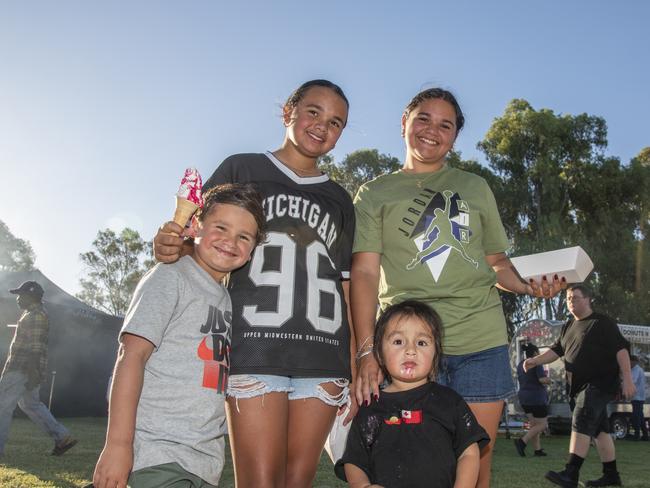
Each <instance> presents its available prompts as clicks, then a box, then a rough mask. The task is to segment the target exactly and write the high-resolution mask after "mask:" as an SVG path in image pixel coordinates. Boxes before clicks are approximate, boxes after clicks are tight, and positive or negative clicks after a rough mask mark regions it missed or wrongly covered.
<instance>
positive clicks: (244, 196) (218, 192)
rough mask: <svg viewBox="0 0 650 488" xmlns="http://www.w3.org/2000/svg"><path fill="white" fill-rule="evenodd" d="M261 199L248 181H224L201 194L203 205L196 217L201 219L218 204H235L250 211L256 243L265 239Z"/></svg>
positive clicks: (201, 220)
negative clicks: (255, 232) (253, 222)
mask: <svg viewBox="0 0 650 488" xmlns="http://www.w3.org/2000/svg"><path fill="white" fill-rule="evenodd" d="M262 202H263V199H262V196H261V195H260V194H259V192H258V191H257V190H256V189H255V187H254V186H253V185H252V184H250V183H225V184H223V185H217V186H215V187H213V188H211V189H210V190H209V191H207V192H206V193H204V194H203V207H202V208H200V209H198V210H197V212H196V215H195V217H196V219H197V220H198V221H199V222H203V219H204V218H205V216H206V215H208V214H209V213H210V211H211V210H212V209H213V208H214V207H215V206H216V205H218V204H220V203H221V204H228V205H236V206H237V207H240V208H243V209H244V210H247V211H248V212H250V214H251V215H252V216H253V218H254V219H255V223H256V224H257V234H256V236H255V242H256V244H262V243H264V242H265V241H266V216H265V215H264V206H263V203H262Z"/></svg>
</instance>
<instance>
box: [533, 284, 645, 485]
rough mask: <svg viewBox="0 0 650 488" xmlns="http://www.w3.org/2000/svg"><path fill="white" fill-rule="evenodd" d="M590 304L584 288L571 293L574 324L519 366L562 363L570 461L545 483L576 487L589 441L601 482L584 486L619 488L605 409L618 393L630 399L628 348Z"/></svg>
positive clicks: (576, 287)
mask: <svg viewBox="0 0 650 488" xmlns="http://www.w3.org/2000/svg"><path fill="white" fill-rule="evenodd" d="M591 298H592V294H591V291H590V290H589V289H588V288H587V287H586V286H583V285H574V286H572V287H570V288H569V289H568V290H567V304H568V308H569V312H571V315H572V316H573V318H572V319H571V320H569V321H568V322H567V323H566V324H565V325H564V326H563V327H562V331H561V332H560V337H559V338H558V340H557V341H556V342H555V344H553V345H552V346H551V348H550V349H549V350H548V351H546V352H545V353H544V354H541V355H540V356H536V357H534V358H530V359H527V360H526V361H525V362H524V370H526V371H527V370H529V369H532V368H534V367H536V366H539V365H541V364H547V363H551V362H553V361H555V360H556V359H558V358H560V357H563V358H564V363H565V369H566V376H567V384H568V388H569V397H570V405H571V407H572V409H573V420H572V425H571V441H570V444H569V446H570V447H569V461H568V463H567V465H566V468H565V469H564V470H562V471H549V472H548V473H546V479H548V480H549V481H551V482H552V483H555V484H556V485H560V486H564V487H568V488H573V487H576V486H578V477H579V473H580V467H581V466H582V463H583V462H584V460H585V458H586V457H587V452H588V451H589V442H590V440H591V439H592V438H593V440H594V442H595V445H596V449H597V450H598V455H599V456H600V460H601V461H602V463H603V476H602V477H601V478H599V479H597V480H592V481H587V483H586V486H622V483H621V478H620V476H619V473H618V470H617V469H616V451H615V448H614V442H613V441H612V438H611V436H610V435H609V425H608V424H609V423H608V420H607V404H608V403H609V402H610V401H612V400H614V398H615V397H616V395H617V393H618V392H619V389H620V391H621V393H622V395H623V396H624V397H625V398H626V399H629V398H630V397H632V395H634V383H633V382H632V374H631V368H630V356H629V352H628V347H629V344H628V342H627V341H626V340H625V338H624V337H623V336H622V335H621V332H620V331H619V329H618V326H617V325H616V322H615V321H614V320H612V319H611V318H609V317H607V316H606V315H603V314H599V313H596V312H594V311H593V310H592V308H591ZM619 378H620V379H619Z"/></svg>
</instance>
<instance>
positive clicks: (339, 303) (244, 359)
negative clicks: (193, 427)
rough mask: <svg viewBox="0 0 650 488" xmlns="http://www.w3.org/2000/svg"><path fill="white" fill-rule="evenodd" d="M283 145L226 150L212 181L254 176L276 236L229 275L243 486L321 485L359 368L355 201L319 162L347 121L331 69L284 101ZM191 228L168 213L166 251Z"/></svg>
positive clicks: (170, 257) (232, 400)
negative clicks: (322, 464) (329, 443)
mask: <svg viewBox="0 0 650 488" xmlns="http://www.w3.org/2000/svg"><path fill="white" fill-rule="evenodd" d="M282 116H283V123H284V125H285V127H286V134H285V138H284V141H283V142H282V145H281V146H280V148H279V149H277V150H276V151H273V152H272V153H271V152H269V153H266V154H239V155H234V156H231V157H229V158H227V159H226V160H225V161H224V162H223V163H222V164H221V165H220V166H219V167H218V168H217V170H216V171H215V173H214V174H213V175H212V176H211V177H210V178H209V179H208V181H207V182H206V184H205V186H204V190H205V189H208V188H209V187H211V186H214V185H216V184H220V183H225V182H239V183H248V182H250V183H254V184H255V185H256V187H257V189H258V191H259V192H260V193H261V194H262V196H263V198H264V207H265V213H266V219H267V228H268V231H269V232H268V236H269V237H268V240H267V242H266V243H265V244H262V245H260V246H259V247H258V248H257V249H256V252H255V254H254V255H253V257H252V259H251V261H250V262H249V263H247V264H246V265H245V266H244V267H242V268H241V269H239V270H237V271H235V272H233V273H232V275H231V280H230V285H229V290H230V293H231V297H232V302H233V322H232V331H233V343H232V354H231V370H230V380H229V387H228V395H229V397H228V407H229V410H228V417H229V433H230V444H231V449H232V454H233V461H234V465H235V477H236V482H237V486H238V487H255V488H259V487H278V488H280V487H281V488H284V487H289V486H291V487H307V486H311V485H312V482H313V479H314V476H315V474H316V469H317V467H318V463H319V460H320V455H321V452H322V449H323V444H324V442H325V439H326V438H327V434H328V432H329V430H330V428H331V426H332V423H333V421H334V418H335V416H336V413H337V409H338V408H339V407H341V406H343V405H345V404H346V403H347V399H348V383H349V380H350V377H351V375H350V359H351V358H350V355H351V354H350V351H351V346H350V343H351V342H353V341H351V340H350V336H351V334H350V328H349V324H348V311H347V302H348V300H347V296H348V281H347V280H348V278H349V271H350V260H351V250H352V238H353V232H354V209H353V207H352V201H351V199H350V197H349V195H348V194H347V192H346V191H345V190H344V189H343V188H341V187H340V186H339V185H337V184H336V183H334V182H333V181H331V180H329V178H328V177H327V176H326V175H324V174H323V173H322V172H321V171H320V170H319V169H318V167H317V159H318V157H319V156H322V155H324V154H326V153H328V152H329V151H330V150H332V149H333V148H334V145H335V144H336V142H337V140H338V138H339V137H340V135H341V133H342V131H343V128H344V127H345V125H346V122H347V116H348V101H347V99H346V97H345V95H344V93H343V91H342V90H341V89H340V88H339V87H338V86H337V85H335V84H333V83H331V82H329V81H326V80H313V81H310V82H307V83H304V84H303V85H302V86H300V87H299V88H298V89H297V90H296V91H295V92H294V93H293V94H292V95H291V96H290V97H289V99H288V100H287V102H286V103H285V104H284V107H283V114H282ZM181 231H182V229H181V228H180V227H179V226H177V225H175V224H173V223H167V224H165V225H164V226H163V227H162V228H161V230H160V231H159V232H158V234H157V235H156V237H155V239H154V244H155V254H156V258H157V259H158V260H160V261H163V262H173V261H175V260H177V259H178V258H179V256H180V254H181V248H182V246H183V239H182V238H180V237H176V236H173V235H171V234H170V233H172V232H175V233H177V234H180V235H182V232H181Z"/></svg>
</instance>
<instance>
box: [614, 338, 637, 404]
mask: <svg viewBox="0 0 650 488" xmlns="http://www.w3.org/2000/svg"><path fill="white" fill-rule="evenodd" d="M616 362H617V363H618V369H619V370H620V372H621V381H622V385H621V388H622V393H623V397H625V399H626V400H629V399H630V398H632V397H633V396H634V393H635V392H636V387H635V386H634V381H632V368H631V366H630V354H629V353H628V352H627V349H621V350H619V351H618V352H617V353H616Z"/></svg>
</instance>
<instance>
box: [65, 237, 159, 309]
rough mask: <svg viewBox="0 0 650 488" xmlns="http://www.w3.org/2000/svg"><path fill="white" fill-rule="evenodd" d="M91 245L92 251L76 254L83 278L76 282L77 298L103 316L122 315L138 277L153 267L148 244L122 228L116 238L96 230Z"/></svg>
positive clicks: (150, 249) (149, 243)
mask: <svg viewBox="0 0 650 488" xmlns="http://www.w3.org/2000/svg"><path fill="white" fill-rule="evenodd" d="M92 246H93V250H92V251H89V252H86V253H82V254H80V255H79V257H80V259H81V261H82V262H83V263H84V265H85V266H86V269H87V278H81V279H80V280H79V283H80V285H81V288H82V291H81V292H80V293H78V294H77V298H79V299H80V300H83V301H84V302H86V303H88V304H89V305H91V306H93V307H96V308H98V309H100V310H103V311H105V312H107V313H110V314H113V315H124V313H125V312H126V309H127V307H128V306H129V302H130V300H131V295H133V291H134V290H135V287H136V285H137V284H138V282H139V281H140V278H142V275H144V273H145V272H146V271H147V270H148V269H149V268H151V267H152V266H153V265H154V261H153V257H152V252H153V250H152V244H151V242H149V241H144V240H143V239H142V238H141V237H140V234H139V233H138V232H137V231H135V230H133V229H129V228H125V229H124V230H122V232H121V233H120V234H119V235H118V234H116V233H115V232H114V231H112V230H111V229H105V230H100V231H99V232H98V233H97V238H96V239H95V240H94V241H93V243H92Z"/></svg>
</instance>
